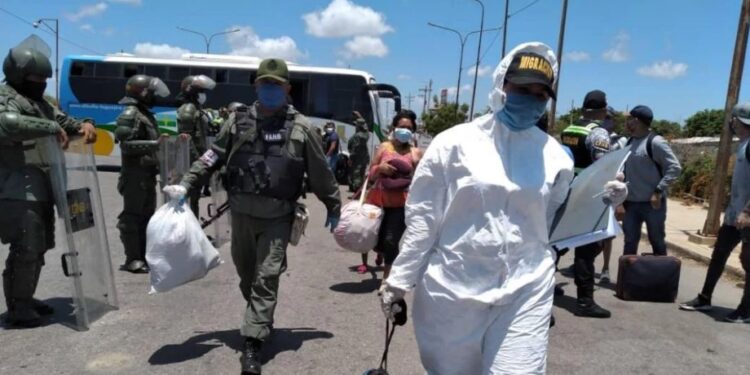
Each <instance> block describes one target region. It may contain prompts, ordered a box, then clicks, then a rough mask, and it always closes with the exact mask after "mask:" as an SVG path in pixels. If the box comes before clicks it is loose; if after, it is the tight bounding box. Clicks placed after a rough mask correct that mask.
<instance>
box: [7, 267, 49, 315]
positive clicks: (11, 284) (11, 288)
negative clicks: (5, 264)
mask: <svg viewBox="0 0 750 375" xmlns="http://www.w3.org/2000/svg"><path fill="white" fill-rule="evenodd" d="M32 280H33V279H32ZM32 280H29V282H31V281H32ZM23 281H24V279H23V277H22V278H21V280H17V279H16V278H15V277H14V275H13V271H12V270H7V269H6V271H5V272H3V291H4V292H5V304H6V305H7V306H8V312H7V313H6V314H5V323H6V324H7V325H8V326H9V327H13V328H33V327H38V326H40V325H41V324H42V319H41V317H40V316H39V314H38V313H37V312H36V311H35V310H34V307H33V302H32V300H31V299H29V298H17V297H16V295H18V294H21V295H24V294H28V293H23V292H26V291H21V290H20V289H21V288H19V286H18V284H19V282H20V283H22V282H23ZM19 292H22V293H19ZM32 293H33V291H32Z"/></svg>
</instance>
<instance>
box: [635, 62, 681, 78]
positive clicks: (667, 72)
mask: <svg viewBox="0 0 750 375" xmlns="http://www.w3.org/2000/svg"><path fill="white" fill-rule="evenodd" d="M687 69H688V66H687V64H685V63H675V62H672V60H666V61H657V62H655V63H653V64H651V65H646V66H642V67H640V68H638V74H640V75H642V76H646V77H652V78H659V79H675V78H677V77H680V76H684V75H685V74H687Z"/></svg>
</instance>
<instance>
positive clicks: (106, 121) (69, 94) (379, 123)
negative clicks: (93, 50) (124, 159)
mask: <svg viewBox="0 0 750 375" xmlns="http://www.w3.org/2000/svg"><path fill="white" fill-rule="evenodd" d="M260 62H261V59H260V58H257V57H246V56H231V55H210V54H185V55H183V56H182V57H181V58H179V59H161V58H144V57H136V56H133V55H130V54H123V53H119V54H114V55H107V56H89V55H75V56H67V57H65V59H64V60H63V65H62V71H61V73H60V107H61V108H62V110H63V111H65V112H67V113H68V114H70V115H71V116H74V117H76V118H92V119H94V120H95V121H96V127H97V132H98V139H97V142H96V143H95V144H94V151H95V153H96V154H97V155H108V156H119V152H120V150H119V147H115V142H114V135H113V131H114V127H115V120H116V118H117V116H118V115H119V114H120V112H121V111H122V105H119V104H117V102H118V101H120V99H122V98H123V96H124V93H125V83H126V82H127V80H128V78H130V77H131V76H133V75H136V74H146V75H150V76H154V77H159V78H161V80H162V81H164V83H165V84H166V85H167V86H168V87H169V90H170V92H171V93H170V96H169V97H168V98H165V99H160V100H159V102H158V104H157V106H156V107H154V108H153V111H154V113H155V116H156V120H157V122H158V126H159V130H160V131H161V132H162V133H166V134H175V133H176V130H177V125H176V121H175V111H176V109H177V107H178V106H179V103H178V101H177V99H176V96H177V94H178V93H179V91H180V82H181V81H182V79H183V78H185V77H186V76H188V75H198V74H203V75H206V76H208V77H210V78H212V79H213V80H214V81H216V87H215V88H214V90H212V91H210V92H208V95H207V101H206V103H205V107H206V108H211V109H219V108H220V107H222V106H226V105H227V104H229V103H231V102H235V101H237V102H241V103H245V104H250V103H253V102H254V101H255V100H256V95H255V90H254V88H253V87H252V84H253V82H254V81H255V77H256V71H257V68H258V65H259V64H260ZM288 66H289V79H290V83H291V86H292V89H291V93H290V96H291V98H292V105H294V107H295V108H296V109H297V110H298V111H300V112H301V113H302V114H304V115H305V116H307V117H308V118H309V119H310V121H311V122H312V123H313V125H314V126H315V127H318V128H322V127H323V125H324V124H325V123H327V122H334V123H335V124H336V131H337V133H338V134H339V137H340V140H341V150H342V154H343V157H341V158H340V160H342V162H340V165H342V166H344V167H342V168H345V166H346V160H347V156H348V150H347V149H346V143H347V140H348V139H349V137H351V135H353V134H354V131H355V129H354V126H353V125H352V124H353V121H354V117H353V114H352V111H358V112H359V113H360V114H361V115H362V116H363V117H364V118H365V120H366V121H367V123H368V124H370V125H371V131H372V133H373V136H371V137H370V139H371V142H370V151H371V153H372V152H373V150H374V149H375V148H377V145H378V144H379V143H380V142H381V141H382V140H383V139H384V125H385V124H388V119H384V118H381V107H383V106H384V105H385V103H382V101H384V100H392V101H393V102H394V103H393V108H395V109H396V111H398V110H400V108H401V94H400V93H399V91H398V89H397V88H396V87H394V86H392V85H388V84H383V83H376V82H375V79H374V77H373V76H372V75H370V74H369V73H367V72H364V71H360V70H354V69H340V68H327V67H314V66H303V65H298V64H295V63H288ZM344 175H345V171H341V170H337V177H339V178H340V177H342V176H344Z"/></svg>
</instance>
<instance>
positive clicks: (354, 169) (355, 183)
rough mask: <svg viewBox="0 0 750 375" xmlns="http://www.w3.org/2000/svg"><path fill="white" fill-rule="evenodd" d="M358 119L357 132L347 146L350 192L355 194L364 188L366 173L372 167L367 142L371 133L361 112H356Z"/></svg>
mask: <svg viewBox="0 0 750 375" xmlns="http://www.w3.org/2000/svg"><path fill="white" fill-rule="evenodd" d="M354 116H355V117H356V119H355V120H354V126H355V127H356V129H357V130H356V132H355V133H354V135H353V136H352V137H351V138H349V142H348V143H347V144H346V146H347V149H348V150H349V162H350V163H351V165H350V167H349V191H351V192H355V191H358V190H359V189H360V188H361V187H362V183H364V179H365V171H367V166H368V165H370V150H369V149H368V148H367V142H368V141H369V140H370V132H369V131H368V130H367V123H366V122H365V119H364V118H362V115H360V114H359V112H356V111H355V112H354Z"/></svg>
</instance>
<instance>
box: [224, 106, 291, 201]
mask: <svg viewBox="0 0 750 375" xmlns="http://www.w3.org/2000/svg"><path fill="white" fill-rule="evenodd" d="M295 115H296V112H292V111H290V112H289V113H288V114H287V118H286V121H285V122H283V123H282V124H279V125H278V126H269V127H267V128H261V127H260V126H258V121H257V118H256V116H255V108H254V107H249V108H248V107H244V108H241V109H239V110H238V111H237V113H236V114H235V125H236V131H235V134H234V136H233V138H232V143H233V144H236V143H237V142H241V141H242V140H241V139H240V138H241V137H242V134H243V133H245V132H247V131H257V136H256V137H255V139H254V140H248V141H246V142H244V143H242V145H241V146H239V148H237V151H235V152H234V153H233V154H232V155H231V157H230V159H229V161H228V163H227V179H228V181H227V183H228V187H229V192H230V193H246V194H256V195H261V196H265V197H271V198H276V199H281V200H288V201H296V200H297V199H298V198H299V197H300V196H301V195H302V189H303V188H302V185H303V181H304V177H305V161H304V158H303V157H299V156H297V155H292V154H291V153H290V152H289V148H288V145H287V143H288V142H289V139H290V136H291V133H292V129H293V128H294V118H295Z"/></svg>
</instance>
